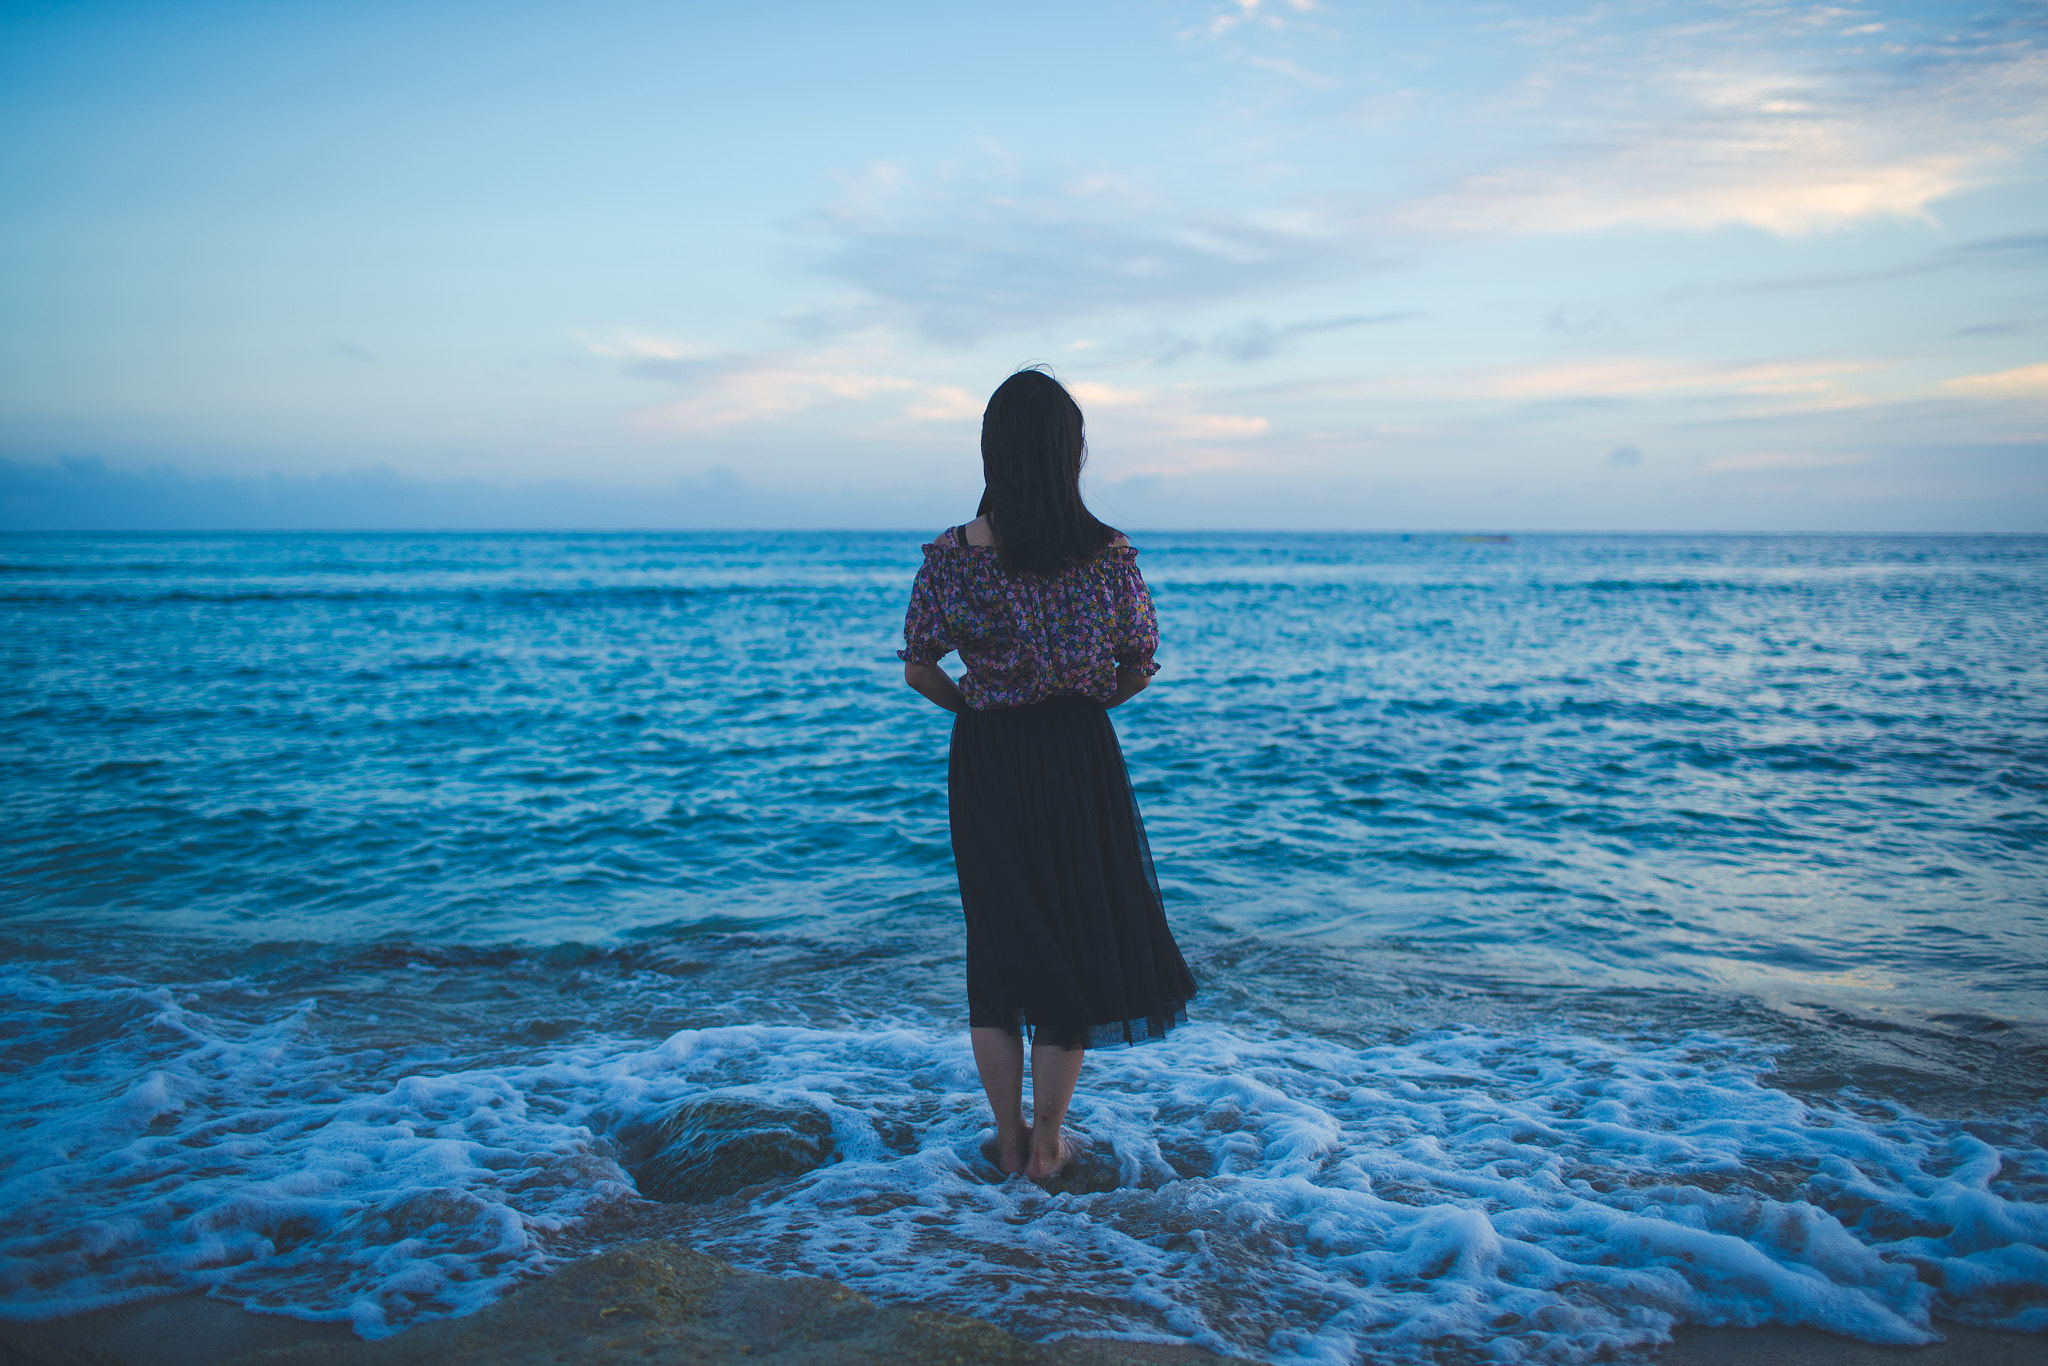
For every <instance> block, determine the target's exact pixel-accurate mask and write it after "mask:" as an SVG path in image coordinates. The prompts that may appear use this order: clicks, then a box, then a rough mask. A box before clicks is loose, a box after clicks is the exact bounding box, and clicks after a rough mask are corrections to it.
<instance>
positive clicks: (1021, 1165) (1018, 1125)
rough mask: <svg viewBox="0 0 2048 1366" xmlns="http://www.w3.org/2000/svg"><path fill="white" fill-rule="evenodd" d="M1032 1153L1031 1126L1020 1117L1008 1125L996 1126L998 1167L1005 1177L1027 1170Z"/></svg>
mask: <svg viewBox="0 0 2048 1366" xmlns="http://www.w3.org/2000/svg"><path fill="white" fill-rule="evenodd" d="M1030 1152H1031V1126H1030V1125H1028V1124H1026V1123H1025V1122H1024V1118H1023V1116H1021V1115H1019V1116H1018V1117H1017V1118H1015V1119H1013V1120H1012V1121H1011V1122H1010V1123H1008V1124H1002V1123H998V1124H997V1125H996V1166H997V1167H998V1168H999V1169H1000V1170H1001V1171H1002V1173H1003V1175H1004V1176H1015V1175H1016V1174H1017V1173H1019V1172H1021V1171H1023V1170H1024V1169H1025V1166H1026V1163H1027V1159H1028V1155H1029V1154H1030Z"/></svg>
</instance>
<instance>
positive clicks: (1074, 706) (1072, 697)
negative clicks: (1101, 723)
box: [966, 693, 1105, 716]
mask: <svg viewBox="0 0 2048 1366" xmlns="http://www.w3.org/2000/svg"><path fill="white" fill-rule="evenodd" d="M1102 710H1105V708H1104V707H1103V705H1102V701H1101V699H1100V698H1094V697H1090V696H1088V695H1087V694H1086V693H1060V694H1059V695H1058V696H1055V697H1046V698H1041V699H1040V700H1038V701H1036V702H1026V703H1023V704H1022V705H1020V706H1015V707H984V708H977V709H973V710H970V711H968V712H967V713H966V714H967V715H969V716H1029V715H1031V714H1032V713H1034V712H1059V711H1102Z"/></svg>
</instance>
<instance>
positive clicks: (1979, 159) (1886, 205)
mask: <svg viewBox="0 0 2048 1366" xmlns="http://www.w3.org/2000/svg"><path fill="white" fill-rule="evenodd" d="M1728 15H1729V19H1730V20H1731V21H1732V22H1728V23H1724V24H1721V25H1715V24H1712V23H1700V22H1697V21H1695V22H1692V23H1689V24H1687V25H1685V26H1683V28H1680V27H1676V26H1675V27H1674V28H1673V29H1671V30H1670V31H1667V32H1644V33H1636V34H1630V35H1626V36H1617V35H1608V36H1606V37H1605V38H1599V39H1596V38H1595V37H1588V36H1585V35H1580V36H1581V37H1582V38H1584V41H1585V42H1587V43H1589V44H1591V47H1592V50H1591V51H1590V52H1589V53H1584V54H1579V53H1575V54H1574V55H1573V56H1571V57H1569V58H1555V59H1553V60H1552V61H1550V62H1549V63H1548V64H1547V65H1545V66H1543V67H1540V68H1538V69H1537V70H1535V71H1534V72H1532V73H1531V74H1530V75H1529V76H1528V78H1527V79H1526V80H1525V81H1524V82H1523V83H1522V84H1521V85H1520V86H1519V87H1518V88H1517V89H1518V95H1519V99H1518V103H1517V104H1516V105H1515V107H1514V108H1512V110H1509V109H1508V108H1507V101H1506V100H1505V99H1504V100H1503V108H1502V110H1501V111H1500V112H1501V115H1502V116H1505V115H1506V114H1508V113H1510V112H1511V113H1512V115H1513V116H1514V117H1515V118H1517V119H1519V120H1521V121H1522V122H1523V123H1524V124H1525V125H1526V126H1527V128H1528V130H1529V136H1530V139H1531V140H1532V142H1533V143H1534V145H1533V146H1530V147H1524V148H1518V149H1517V152H1516V154H1515V157H1514V159H1513V160H1512V161H1511V162H1508V163H1505V164H1502V165H1499V166H1496V167H1493V168H1489V169H1484V170H1479V171H1477V172H1475V173H1472V174H1469V175H1467V176H1465V177H1464V178H1462V179H1460V180H1458V181H1456V182H1455V183H1453V184H1451V185H1450V186H1448V187H1446V188H1444V189H1442V190H1440V191H1437V192H1435V193H1431V194H1427V195H1424V196H1422V197H1420V198H1418V199H1416V200H1414V201H1412V202H1409V203H1406V204H1404V205H1401V206H1399V207H1397V208H1395V209H1394V210H1393V211H1392V212H1391V213H1390V215H1389V220H1390V221H1391V222H1393V223H1395V224H1398V225H1400V226H1402V227H1404V228H1406V229H1408V230H1409V231H1413V232H1419V233H1433V232H1483V233H1498V232H1508V233H1570V232H1587V231H1595V230H1601V229H1607V228H1616V227H1651V228H1666V229H1683V230H1700V229H1708V228H1715V227H1720V226H1723V225H1728V224H1743V225H1747V226H1749V227H1753V228H1758V229H1762V230H1763V231H1766V232H1770V233H1774V234H1779V235H1800V234H1807V233H1813V232H1818V231H1824V230H1827V229H1831V228H1837V227H1841V226H1844V225H1847V224H1850V223H1855V222H1860V221H1863V220H1866V219H1870V218H1877V217H1899V218H1924V217H1926V216H1927V214H1928V213H1929V210H1930V207H1931V206H1932V205H1933V204H1935V203H1936V202H1938V201H1939V200H1941V199H1943V198H1945V197H1947V196H1949V195H1952V194H1954V193H1956V192H1957V191H1959V190H1962V189H1965V188H1969V187H1972V186H1975V185H1980V184H1983V183H1986V182H1988V181H1989V180H1991V179H1993V178H1995V177H1996V176H1997V175H1998V174H1999V173H2001V171H2002V170H2003V169H2005V168H2006V166H2007V165H2008V164H2009V163H2010V162H2011V161H2012V159H2013V158H2014V157H2015V156H2016V155H2018V154H2019V153H2021V152H2023V151H2026V150H2029V149H2032V148H2035V147H2038V146H2039V145H2040V144H2041V143H2042V142H2043V141H2044V139H2048V58H2044V57H2043V55H2042V54H2041V53H2040V51H2039V43H2038V35H2035V38H2036V41H2032V42H2029V41H2026V40H2025V37H2024V35H2020V34H2015V33H2013V32H2010V31H2007V30H2005V29H2002V28H1994V29H1991V30H1989V31H1986V32H1983V33H1981V34H1977V35H1968V34H1964V35H1950V36H1948V37H1946V38H1943V39H1941V40H1940V41H1939V42H1925V43H1919V44H1915V43H1910V42H1903V41H1901V42H1896V43H1876V42H1874V40H1873V39H1874V35H1873V34H1872V31H1871V30H1870V29H1869V27H1868V26H1858V25H1855V24H1853V23H1848V22H1846V20H1847V19H1849V18H1851V17H1853V16H1851V15H1850V14H1849V12H1848V11H1842V10H1830V11H1820V10H1816V11H1812V12H1804V13H1797V14H1792V13H1786V12H1771V11H1764V10H1757V9H1747V10H1740V11H1737V10H1733V9H1731V10H1730V11H1728ZM1802 26H1803V27H1805V28H1808V29H1816V30H1819V29H1825V30H1828V31H1827V32H1826V33H1825V34H1820V35H1817V36H1819V37H1825V38H1827V39H1828V40H1829V41H1828V42H1825V43H1819V42H1817V39H1805V40H1802V37H1801V35H1800V34H1799V33H1797V32H1796V31H1795V30H1798V29H1799V28H1801V27H1802ZM1959 26H1960V25H1959ZM1778 30H1786V32H1782V33H1781V32H1779V31H1778ZM1623 73H1626V74H1623ZM1545 141H1548V142H1549V143H1550V145H1549V146H1548V147H1545V146H1544V145H1543V143H1544V142H1545Z"/></svg>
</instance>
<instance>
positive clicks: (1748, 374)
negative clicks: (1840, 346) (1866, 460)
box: [1472, 356, 1878, 399]
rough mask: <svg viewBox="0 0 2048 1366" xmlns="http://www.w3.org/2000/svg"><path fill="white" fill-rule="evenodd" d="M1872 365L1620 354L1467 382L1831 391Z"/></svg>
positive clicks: (1523, 393)
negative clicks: (1693, 359)
mask: <svg viewBox="0 0 2048 1366" xmlns="http://www.w3.org/2000/svg"><path fill="white" fill-rule="evenodd" d="M1877 368H1878V364H1877V363H1876V362H1873V361H1859V360H1824V361H1790V362H1788V361H1774V362H1766V363H1763V364H1755V365H1703V364H1699V363H1696V362H1688V361H1670V360H1656V359H1651V358H1648V357H1637V356H1621V357H1609V358H1603V359H1593V360H1575V361H1562V362H1558V363H1555V364H1550V365H1537V366H1528V367H1523V368H1517V369H1511V370H1501V371H1496V372H1494V373H1492V374H1491V375H1488V376H1484V377H1481V378H1480V379H1479V380H1478V381H1477V382H1476V383H1475V384H1473V386H1472V388H1473V390H1474V391H1476V392H1478V393H1482V394H1486V395H1488V396H1490V397H1494V398H1511V399H1550V398H1617V397H1625V396H1630V395H1636V394H1657V393H1673V392H1679V391H1685V390H1707V389H1712V390H1722V391H1731V392H1735V393H1743V394H1756V395H1770V396H1773V397H1780V396H1787V395H1812V396H1820V395H1831V394H1835V393H1838V392H1839V391H1840V389H1841V379H1842V377H1844V376H1847V375H1855V374H1861V373H1864V372H1867V371H1870V370H1874V369H1877Z"/></svg>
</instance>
